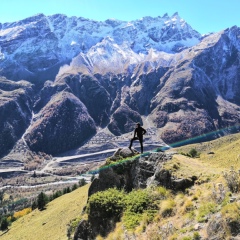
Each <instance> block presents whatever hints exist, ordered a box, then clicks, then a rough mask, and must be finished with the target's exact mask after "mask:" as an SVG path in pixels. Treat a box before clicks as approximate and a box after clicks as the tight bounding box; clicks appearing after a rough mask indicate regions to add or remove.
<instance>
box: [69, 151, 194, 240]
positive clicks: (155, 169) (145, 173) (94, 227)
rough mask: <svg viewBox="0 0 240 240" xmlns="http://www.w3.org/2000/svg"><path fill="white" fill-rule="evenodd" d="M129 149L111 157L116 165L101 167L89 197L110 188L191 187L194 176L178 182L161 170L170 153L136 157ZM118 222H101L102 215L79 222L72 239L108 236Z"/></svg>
mask: <svg viewBox="0 0 240 240" xmlns="http://www.w3.org/2000/svg"><path fill="white" fill-rule="evenodd" d="M133 155H134V153H133V152H132V151H131V150H129V149H128V148H124V149H119V150H117V151H116V153H115V154H114V155H113V156H112V157H110V159H112V160H115V161H116V162H115V164H114V163H113V164H111V165H110V166H109V167H104V168H103V169H102V170H101V171H100V172H99V176H98V178H95V179H94V181H93V182H92V184H91V186H90V188H89V192H88V196H89V197H90V196H91V195H92V194H94V193H96V192H98V191H104V190H107V189H109V188H117V189H124V190H125V191H126V192H130V191H131V190H133V189H138V188H146V187H148V186H151V185H152V184H154V185H159V186H164V187H166V188H170V189H173V190H174V191H184V190H185V189H186V188H188V187H190V186H192V185H193V184H194V181H195V180H196V177H194V176H193V177H192V178H190V179H177V178H174V177H173V176H172V175H171V172H170V171H169V170H166V169H165V168H164V163H166V162H167V161H169V160H170V159H171V158H172V155H171V154H166V153H164V152H149V153H145V154H142V155H135V156H133ZM117 156H125V157H130V156H133V157H132V159H131V160H127V161H124V158H122V161H121V160H116V157H117ZM118 220H119V219H118V218H117V216H116V217H115V218H106V219H104V220H103V218H102V217H101V216H98V217H97V218H96V217H91V216H90V217H89V218H88V220H82V221H81V222H80V223H79V225H78V227H77V229H76V232H75V237H74V239H75V240H77V239H95V237H96V236H97V235H98V234H101V235H102V236H105V235H107V233H108V232H110V231H111V230H112V229H113V228H114V227H115V223H116V221H118Z"/></svg>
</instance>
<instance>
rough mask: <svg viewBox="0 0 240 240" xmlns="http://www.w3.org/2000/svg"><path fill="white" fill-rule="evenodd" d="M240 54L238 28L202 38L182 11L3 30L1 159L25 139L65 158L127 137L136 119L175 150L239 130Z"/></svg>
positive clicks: (36, 22) (25, 23)
mask: <svg viewBox="0 0 240 240" xmlns="http://www.w3.org/2000/svg"><path fill="white" fill-rule="evenodd" d="M239 51H240V28H238V27H237V26H232V27H230V28H228V29H225V30H222V31H221V32H217V33H209V34H206V35H201V34H200V33H198V32H197V31H196V30H194V29H192V27H191V26H190V25H189V24H188V23H187V22H186V21H184V20H183V19H182V18H181V17H180V16H179V15H178V13H175V14H173V15H172V16H168V15H167V14H165V15H164V16H162V17H157V18H153V17H144V18H142V19H139V20H136V21H129V22H127V21H120V20H115V19H108V20H106V21H104V22H98V21H93V20H89V19H85V18H82V17H80V18H77V17H67V16H65V15H62V14H56V15H52V16H45V15H43V14H39V15H35V16H32V17H29V18H27V19H23V20H21V21H18V22H12V23H2V24H1V23H0V156H4V155H6V154H7V153H8V152H9V151H10V150H11V149H12V148H13V146H14V144H15V143H16V142H17V141H18V140H19V139H21V138H22V139H23V140H24V142H25V143H26V145H27V146H28V147H29V148H30V149H31V150H33V151H36V152H39V151H41V152H45V153H48V154H59V153H62V152H65V151H68V150H71V149H73V148H76V147H79V146H81V145H83V144H84V143H85V142H86V140H87V139H90V138H91V137H93V136H94V135H95V134H96V133H97V131H98V129H99V128H106V129H108V130H109V131H110V132H111V133H112V134H114V135H117V136H119V135H122V134H124V133H127V132H130V131H132V130H133V127H134V124H135V123H136V122H140V123H141V124H143V122H146V121H147V122H148V123H149V124H150V125H151V126H154V127H155V128H156V129H157V132H156V134H158V135H159V138H161V139H163V141H165V142H166V143H168V144H170V143H174V142H177V141H181V140H184V139H188V138H193V137H196V136H199V135H204V136H205V135H207V134H208V133H209V132H214V131H217V130H220V129H228V130H223V131H222V133H223V134H224V133H226V132H228V131H229V130H230V131H238V130H239V121H240V120H239V113H240V82H239V81H240V80H239V77H240V76H239V74H240V69H239V66H240V64H239ZM214 137H217V135H214ZM206 138H207V137H206Z"/></svg>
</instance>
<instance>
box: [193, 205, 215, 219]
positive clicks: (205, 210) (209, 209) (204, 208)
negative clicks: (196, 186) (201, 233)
mask: <svg viewBox="0 0 240 240" xmlns="http://www.w3.org/2000/svg"><path fill="white" fill-rule="evenodd" d="M216 207H217V204H215V203H213V202H208V203H204V204H203V205H201V206H200V208H199V210H198V215H197V221H198V222H204V221H205V220H206V219H205V217H206V216H207V215H208V214H210V213H215V211H216Z"/></svg>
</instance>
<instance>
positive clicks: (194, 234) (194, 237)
mask: <svg viewBox="0 0 240 240" xmlns="http://www.w3.org/2000/svg"><path fill="white" fill-rule="evenodd" d="M200 239H201V236H200V234H199V232H194V233H193V240H200Z"/></svg>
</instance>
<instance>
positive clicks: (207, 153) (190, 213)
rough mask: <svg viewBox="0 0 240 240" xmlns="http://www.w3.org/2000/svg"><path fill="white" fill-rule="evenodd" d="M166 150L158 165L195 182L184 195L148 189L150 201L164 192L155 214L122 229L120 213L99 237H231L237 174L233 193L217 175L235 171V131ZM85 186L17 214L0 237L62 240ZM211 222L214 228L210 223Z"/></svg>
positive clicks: (239, 209) (235, 225) (238, 200)
mask: <svg viewBox="0 0 240 240" xmlns="http://www.w3.org/2000/svg"><path fill="white" fill-rule="evenodd" d="M191 149H196V150H197V152H198V153H200V157H199V158H191V157H188V156H185V155H182V153H185V154H187V153H189V152H190V150H191ZM169 151H174V152H176V154H174V155H173V158H172V160H170V161H168V162H167V163H165V165H164V168H165V169H167V170H170V171H171V173H172V175H174V176H176V177H178V178H188V177H189V178H191V177H192V176H196V177H197V181H196V184H195V185H194V186H193V187H191V188H189V189H187V190H186V191H185V192H184V193H182V192H173V191H171V190H166V192H165V191H164V190H163V189H152V190H150V192H149V193H150V195H152V196H153V197H154V198H156V199H158V198H159V194H162V195H164V196H163V197H162V198H161V199H160V200H159V199H158V200H156V202H155V203H154V204H155V205H156V204H157V206H158V210H157V213H156V214H155V215H154V216H153V215H152V217H151V218H149V217H148V216H146V215H145V216H143V217H140V216H138V219H142V220H141V222H140V223H139V225H138V226H137V227H134V228H132V229H128V228H127V224H126V223H127V220H129V219H130V220H131V218H130V217H129V216H126V215H125V220H124V217H123V218H122V221H121V222H119V223H117V225H116V228H115V230H114V231H113V232H111V233H110V234H109V235H108V236H107V237H106V238H105V239H108V240H113V239H114V240H115V239H119V240H120V239H138V240H141V239H142V240H145V239H149V240H154V239H155V240H160V239H166V240H168V239H169V240H174V239H175V240H191V239H195V240H197V239H208V236H209V234H211V233H213V234H216V235H217V236H218V237H219V238H216V239H231V236H232V235H233V234H235V236H237V237H238V236H240V231H239V235H238V229H240V178H239V175H238V176H237V178H236V179H235V180H234V181H235V183H236V184H238V189H237V191H231V190H230V188H229V182H228V181H227V180H226V177H224V174H223V173H224V172H225V173H227V174H228V175H229V174H230V173H232V172H233V171H230V169H231V168H232V169H233V170H234V171H236V172H238V169H240V156H239V154H240V134H234V135H229V136H226V137H223V138H220V139H216V140H214V141H210V142H205V143H199V144H192V145H187V146H183V147H179V148H175V149H170V150H169ZM229 176H230V175H229ZM88 187H89V186H88V185H87V186H84V187H82V188H79V189H77V190H76V191H74V192H72V193H69V194H66V195H63V196H62V197H60V198H57V199H55V200H54V201H52V202H50V203H49V204H48V206H47V209H46V210H44V211H42V212H39V211H38V210H35V211H33V212H32V213H30V214H28V215H26V216H24V217H23V218H20V219H19V220H17V221H16V222H14V223H13V225H12V226H11V227H10V230H9V231H8V232H7V233H5V234H2V235H1V232H0V238H1V240H33V239H34V240H45V239H47V240H55V239H56V240H67V236H66V234H67V224H69V223H70V221H71V220H72V219H75V218H77V217H79V216H80V215H81V211H82V209H83V207H84V205H85V204H86V200H87V191H88ZM143 191H144V190H143ZM159 191H160V192H159ZM136 193H137V192H136ZM124 221H125V222H124ZM216 221H217V224H218V225H219V226H220V228H219V229H216V226H218V225H217V224H215V225H214V223H215V222H216ZM128 223H129V222H128ZM100 239H103V238H102V237H101V236H98V237H97V240H100ZM209 239H210V238H209Z"/></svg>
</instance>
